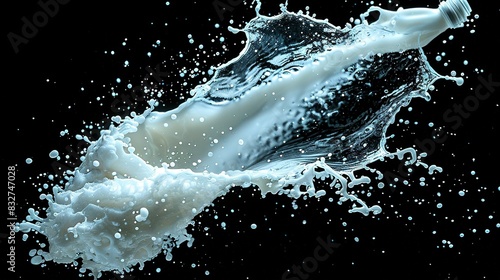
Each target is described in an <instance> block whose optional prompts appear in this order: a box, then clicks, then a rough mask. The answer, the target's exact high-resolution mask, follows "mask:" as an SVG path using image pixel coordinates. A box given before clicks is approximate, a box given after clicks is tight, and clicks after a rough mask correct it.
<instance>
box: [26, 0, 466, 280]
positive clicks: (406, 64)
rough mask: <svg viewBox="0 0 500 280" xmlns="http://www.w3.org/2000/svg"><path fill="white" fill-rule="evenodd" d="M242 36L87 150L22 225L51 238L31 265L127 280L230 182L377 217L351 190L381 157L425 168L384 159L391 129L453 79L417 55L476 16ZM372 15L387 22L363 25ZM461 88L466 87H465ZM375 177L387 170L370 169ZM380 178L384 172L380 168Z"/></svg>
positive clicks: (425, 15)
mask: <svg viewBox="0 0 500 280" xmlns="http://www.w3.org/2000/svg"><path fill="white" fill-rule="evenodd" d="M259 8H260V3H258V4H257V8H256V11H257V16H256V17H255V18H254V19H252V20H251V21H250V22H248V24H247V25H246V27H245V28H243V29H242V30H236V29H233V30H234V31H235V32H238V31H239V32H244V33H245V34H246V35H247V38H248V40H247V44H246V47H245V49H244V50H243V51H242V53H241V54H240V56H238V57H237V58H235V59H233V60H232V61H230V62H228V63H227V64H225V65H223V66H221V67H219V68H218V69H217V71H216V73H215V74H214V76H213V78H212V79H211V80H210V81H208V82H207V83H206V84H203V85H200V86H198V87H196V88H195V89H193V91H192V95H193V96H192V98H190V99H189V100H187V101H186V102H185V103H183V104H182V105H180V106H179V107H178V108H176V109H173V110H170V111H167V112H158V111H155V110H154V108H155V106H156V105H157V103H156V101H150V102H149V105H150V107H149V109H147V110H146V111H145V112H144V113H143V114H142V115H138V116H134V117H127V118H125V119H120V118H118V117H115V118H113V120H114V121H115V122H116V125H111V126H110V127H109V129H107V130H103V131H102V132H101V137H100V138H99V139H98V140H97V141H94V142H91V143H90V145H89V147H88V149H87V154H86V156H85V157H84V158H83V160H82V163H81V165H80V166H79V167H78V168H76V169H75V170H74V171H70V172H67V175H68V177H67V178H68V179H67V182H66V184H65V185H64V186H59V187H55V188H54V190H53V194H47V195H45V194H44V195H42V198H43V199H46V200H47V201H48V204H49V207H48V208H47V210H46V212H47V213H46V217H45V218H43V217H41V216H40V215H39V212H38V211H35V210H34V209H30V210H29V213H30V215H29V216H28V217H27V219H26V221H24V222H22V223H20V224H18V227H17V229H18V230H20V231H24V232H29V231H37V232H39V233H41V234H43V235H44V236H46V237H47V239H48V242H49V244H50V248H49V252H43V251H41V250H39V251H38V254H37V255H36V256H34V257H33V259H32V262H33V263H35V264H38V263H42V262H44V261H50V260H52V261H54V262H57V263H72V262H74V261H75V260H81V268H80V271H81V272H82V273H83V272H84V271H86V270H90V271H91V275H93V276H94V277H95V278H98V277H100V276H101V275H102V273H101V272H102V271H118V272H126V271H129V270H130V269H131V268H132V267H133V266H135V265H137V264H140V266H141V267H142V266H143V265H144V262H146V261H148V260H151V259H152V258H154V257H156V256H157V255H158V254H160V253H161V252H162V251H163V252H164V253H165V254H166V257H167V259H168V260H170V259H172V253H171V252H172V249H173V248H174V247H178V246H179V245H180V244H181V243H183V242H186V243H187V245H188V246H190V245H191V244H192V242H193V238H192V237H191V236H190V234H189V233H188V232H187V230H186V228H187V227H188V226H189V225H190V224H192V223H193V219H194V217H195V216H197V215H198V214H199V213H200V212H201V211H203V210H204V209H205V208H206V207H207V206H210V205H211V203H212V202H213V201H214V200H215V199H216V198H217V197H219V196H223V195H224V194H226V193H227V192H228V191H229V190H230V189H231V187H233V186H242V187H250V186H256V187H258V188H259V190H260V191H261V193H262V195H263V196H265V195H267V194H269V193H271V194H282V195H287V196H289V197H291V198H292V199H297V198H299V197H305V196H308V197H320V196H322V195H325V193H326V190H318V189H316V188H315V184H314V182H315V181H316V180H322V181H324V180H326V179H328V180H329V181H330V182H331V183H330V186H331V188H332V190H333V191H335V193H336V194H338V196H339V203H342V202H351V203H352V204H353V206H352V208H351V210H350V212H359V213H362V214H364V215H369V214H370V213H373V214H379V213H380V212H381V211H382V209H381V208H380V207H379V206H377V205H373V206H369V205H367V204H366V203H365V202H364V201H363V200H362V199H360V198H359V197H357V196H356V195H355V194H353V193H352V192H351V189H352V188H354V187H355V186H358V185H361V184H370V181H371V180H370V178H368V177H365V176H356V175H355V172H356V171H357V170H360V169H363V168H366V167H367V165H368V164H370V163H372V162H374V161H376V160H383V159H384V158H385V157H393V156H398V157H399V158H400V159H403V158H407V155H409V156H410V157H409V164H412V163H415V162H416V161H417V155H416V151H415V150H414V149H412V148H408V149H406V150H402V151H396V152H389V151H387V150H386V149H385V141H386V136H385V133H386V130H387V127H388V126H389V125H390V124H391V123H392V122H393V120H394V117H395V115H396V113H397V112H398V111H399V110H400V108H401V107H402V106H406V105H407V104H408V103H409V102H410V101H411V99H412V98H414V97H422V98H425V99H427V100H429V99H430V95H429V94H428V93H427V90H428V89H429V87H430V86H431V84H432V83H433V82H434V81H435V80H437V79H439V78H448V79H452V78H449V77H443V76H441V75H439V74H437V73H436V72H435V71H434V70H433V69H432V68H431V67H430V66H429V64H428V62H427V60H426V58H425V56H424V55H423V53H422V50H421V47H423V46H425V45H426V44H427V43H429V42H430V41H431V40H432V39H433V38H435V37H436V36H438V35H439V34H440V33H442V32H444V31H445V30H446V29H448V28H456V27H460V26H461V25H462V24H463V22H465V21H466V19H467V16H468V15H469V14H470V12H471V9H470V7H469V5H468V3H467V2H466V1H465V0H448V1H447V2H443V3H441V4H440V6H439V7H438V8H437V9H427V8H415V9H400V10H398V11H387V10H384V9H381V8H379V7H371V8H370V9H369V10H368V11H367V13H365V14H363V15H362V16H361V22H360V24H357V25H355V26H354V27H345V28H339V27H336V26H333V25H331V24H330V23H328V22H326V21H321V20H317V19H314V18H311V17H309V16H306V15H303V14H301V13H298V14H297V13H292V12H289V11H287V10H286V5H284V6H283V8H282V13H281V14H279V15H277V16H274V17H267V16H263V15H260V14H258V12H259ZM371 12H376V13H378V14H379V18H378V20H377V21H375V22H373V23H370V24H369V23H368V22H367V20H366V16H367V15H368V14H369V13H371ZM455 80H456V82H457V83H461V81H460V79H455ZM374 172H377V171H374ZM378 174H379V175H381V174H382V173H381V172H378Z"/></svg>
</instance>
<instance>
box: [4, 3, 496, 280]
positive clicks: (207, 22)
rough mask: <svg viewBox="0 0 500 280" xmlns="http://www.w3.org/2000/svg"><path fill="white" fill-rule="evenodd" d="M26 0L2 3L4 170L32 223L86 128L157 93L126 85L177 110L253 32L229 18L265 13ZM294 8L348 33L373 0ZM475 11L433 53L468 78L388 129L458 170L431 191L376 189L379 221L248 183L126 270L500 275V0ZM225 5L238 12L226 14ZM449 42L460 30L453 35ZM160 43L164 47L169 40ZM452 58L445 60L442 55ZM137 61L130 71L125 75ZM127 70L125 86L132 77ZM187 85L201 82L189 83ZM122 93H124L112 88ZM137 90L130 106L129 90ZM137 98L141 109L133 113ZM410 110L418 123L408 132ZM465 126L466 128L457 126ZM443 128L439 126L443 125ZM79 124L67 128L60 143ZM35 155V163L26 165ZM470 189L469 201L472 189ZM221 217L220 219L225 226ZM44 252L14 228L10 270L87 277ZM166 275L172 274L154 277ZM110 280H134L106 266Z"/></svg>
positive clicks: (389, 168)
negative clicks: (177, 244) (263, 192)
mask: <svg viewBox="0 0 500 280" xmlns="http://www.w3.org/2000/svg"><path fill="white" fill-rule="evenodd" d="M12 2H13V1H10V2H9V3H8V4H7V3H4V4H3V6H4V7H3V9H2V10H3V17H4V24H3V26H4V27H5V28H6V29H5V30H4V31H3V34H4V39H3V45H4V49H3V50H4V51H3V53H4V54H5V58H4V60H3V61H4V63H3V66H4V71H3V75H2V76H3V77H4V79H3V83H2V84H3V90H2V92H3V100H2V102H1V104H2V112H3V115H4V121H3V123H4V124H6V125H4V130H3V131H4V133H3V134H2V135H3V138H4V140H5V141H4V142H3V143H4V144H3V152H2V154H1V158H2V162H5V163H4V164H5V165H4V166H5V168H6V169H7V168H8V166H16V181H15V182H16V189H15V196H16V197H15V199H16V202H17V203H18V204H17V206H16V210H15V211H16V212H15V214H16V215H17V216H18V219H19V220H20V219H22V218H23V217H24V216H25V215H26V213H27V208H28V207H33V205H35V204H36V205H40V203H37V201H38V198H37V197H38V195H39V193H38V191H37V189H38V188H40V187H42V184H43V182H45V181H46V179H45V175H44V174H54V173H56V174H59V173H60V172H58V169H57V168H65V167H72V166H73V165H76V164H77V163H78V157H79V156H80V155H79V154H78V151H79V150H81V149H82V148H83V147H85V144H84V143H83V142H82V141H78V140H75V139H74V135H75V134H78V133H81V134H82V135H87V136H89V137H90V138H91V139H96V137H97V136H98V129H97V128H95V127H89V126H88V125H89V124H91V123H93V124H103V125H105V126H106V125H108V124H109V116H113V115H116V114H120V115H126V114H129V113H130V112H131V111H133V110H135V111H137V112H141V111H142V110H143V109H144V107H145V106H144V97H143V96H141V95H140V94H137V95H132V93H131V92H130V91H129V92H127V89H126V83H128V82H130V83H131V84H133V85H134V86H135V85H138V83H140V81H146V82H148V83H152V84H153V86H155V87H157V88H162V89H164V91H165V94H164V96H163V97H162V107H164V108H168V107H173V106H175V105H176V104H178V103H179V102H180V101H182V99H180V98H179V96H187V93H188V90H189V88H191V86H192V85H196V84H198V83H200V82H201V79H202V77H203V76H202V75H199V76H196V77H186V78H181V77H179V75H178V70H179V69H181V68H183V67H185V68H186V69H187V71H188V72H189V71H191V70H192V69H194V68H196V67H198V68H200V69H202V70H208V66H209V65H217V64H220V63H223V62H226V61H228V60H229V59H231V58H233V57H235V56H236V55H238V53H239V52H240V51H241V49H242V47H243V45H242V44H241V41H242V40H244V37H243V35H242V34H236V35H234V34H232V33H230V32H228V31H227V29H226V27H227V26H228V25H229V24H230V21H231V20H233V21H234V24H233V25H234V26H239V24H241V23H243V22H244V21H245V20H249V19H251V18H252V17H253V16H254V11H253V9H252V8H250V7H249V6H248V5H245V4H243V3H240V2H241V1H237V0H234V1H229V0H220V1H219V0H218V1H212V0H207V1H196V2H197V3H194V4H187V3H185V2H186V1H175V0H172V1H170V2H171V3H170V4H169V5H166V3H165V1H142V2H140V1H129V2H124V1H105V2H104V1H68V2H67V3H64V4H63V3H60V4H59V8H58V9H57V10H55V9H52V12H51V15H48V16H46V17H45V18H44V17H43V15H41V14H40V13H39V12H40V11H41V10H42V9H41V6H40V4H39V2H37V1H18V2H15V3H12ZM61 2H64V1H61ZM181 2H182V4H181ZM289 2H290V3H289V10H291V11H298V10H299V9H302V10H304V11H305V9H306V6H309V11H310V12H311V13H315V14H316V15H317V17H318V18H328V19H329V20H330V22H332V23H333V24H335V25H339V26H343V25H344V24H345V23H346V22H348V21H349V18H350V17H355V18H356V17H357V16H358V15H359V14H360V13H362V12H363V11H365V10H366V8H367V5H366V4H364V3H359V2H360V1H348V3H344V1H328V2H326V1H316V0H315V1H307V3H306V2H304V1H298V0H290V1H289ZM382 2H383V3H382V4H381V6H382V7H384V8H390V9H395V7H396V4H400V5H401V6H403V7H417V6H427V5H430V6H436V5H437V1H423V0H419V1H411V0H396V1H393V3H392V4H387V3H386V1H382ZM470 4H471V6H472V7H473V16H474V15H476V14H477V15H478V16H479V18H477V19H475V20H474V22H472V23H469V24H470V26H469V27H467V28H463V29H457V30H451V31H448V32H447V33H445V34H443V35H442V36H441V37H439V38H438V39H436V40H435V41H434V42H432V43H431V44H430V45H429V46H427V47H426V48H425V53H426V54H427V56H428V58H429V61H430V62H431V65H432V66H433V67H434V68H435V69H436V70H437V71H438V72H439V73H442V74H449V73H450V72H451V71H452V70H454V71H456V72H457V73H458V75H460V73H462V72H463V73H464V75H465V76H466V80H465V84H464V85H463V86H461V87H458V86H456V85H455V84H454V83H453V82H451V81H443V80H440V81H438V82H437V83H436V84H435V86H436V88H437V90H436V91H434V92H433V93H432V100H431V101H430V102H426V101H424V100H421V99H415V100H413V101H412V103H411V105H410V106H411V107H412V108H413V110H412V111H411V112H408V110H406V109H404V110H402V112H400V114H399V115H398V117H397V118H396V120H397V123H396V124H394V125H392V126H391V127H390V129H389V134H395V135H396V136H395V137H394V138H392V139H390V140H389V142H388V146H389V148H390V149H392V150H395V149H397V148H405V147H411V146H413V147H415V148H417V149H420V150H426V151H427V152H428V154H429V156H428V157H427V158H426V159H425V162H427V163H429V164H436V165H438V166H441V167H443V168H444V171H443V172H442V173H439V174H435V175H434V176H432V177H433V179H432V180H428V181H427V183H428V184H427V185H426V186H424V187H421V186H419V184H418V181H419V179H418V178H419V177H420V176H419V175H418V173H419V172H424V173H425V171H422V169H418V168H416V171H415V173H416V174H414V175H412V176H411V177H408V178H402V180H404V179H408V180H409V181H410V182H411V183H410V186H406V185H404V184H403V183H402V180H400V182H399V183H397V184H396V185H397V188H396V189H395V190H393V189H389V188H387V187H386V188H385V189H383V190H377V189H375V190H373V191H372V197H370V198H369V199H367V200H368V202H369V203H378V204H380V205H381V206H382V207H383V209H384V212H383V213H382V214H380V215H377V216H368V217H364V216H361V215H357V214H349V213H347V209H348V205H342V206H339V205H337V204H336V203H335V202H333V203H332V202H329V201H328V198H329V197H332V198H333V199H334V200H335V201H336V199H337V197H336V195H335V194H333V192H331V193H330V194H329V195H328V196H326V197H323V198H321V199H310V200H302V199H300V200H299V201H298V202H297V205H298V209H297V210H294V209H293V207H292V203H291V202H292V201H291V200H290V199H288V198H285V197H281V196H268V197H266V198H265V199H262V198H260V195H259V194H258V193H257V192H256V191H255V190H253V189H245V190H242V189H238V188H235V189H234V190H233V191H232V192H230V194H228V195H226V196H225V197H224V198H223V199H218V200H216V201H215V203H214V206H213V207H210V208H209V209H208V210H207V212H206V213H203V214H202V215H200V216H199V217H197V218H196V220H195V222H196V223H195V226H194V227H191V228H190V231H191V232H192V233H193V236H194V237H195V243H194V245H193V248H186V246H185V245H182V246H181V248H179V249H175V250H174V251H173V254H174V258H173V261H170V262H167V261H165V257H164V255H160V256H158V257H157V258H156V259H154V260H153V261H151V262H147V263H146V265H145V268H144V270H142V271H141V270H139V269H138V268H135V269H134V271H133V272H131V273H130V274H127V275H126V276H125V279H137V280H139V279H141V280H142V279H362V277H365V276H370V277H372V278H373V279H436V280H444V279H460V280H462V279H499V278H495V277H494V276H496V277H498V276H499V275H500V274H499V267H498V258H497V257H495V256H498V249H499V241H498V239H499V233H500V229H499V228H498V224H499V223H500V218H499V215H500V213H499V208H498V205H499V192H500V191H499V190H498V188H500V184H499V181H500V180H499V179H498V177H497V176H498V171H497V169H498V162H497V160H498V156H499V152H498V129H499V127H498V119H499V117H500V115H499V98H498V93H499V92H500V85H499V84H498V82H496V81H499V82H500V72H499V71H498V63H499V59H498V51H497V50H498V45H499V42H500V39H499V37H498V34H497V33H498V32H496V31H495V30H496V28H497V27H498V23H497V22H496V20H497V18H498V17H499V16H500V12H499V6H498V3H497V2H495V1H476V0H471V1H470ZM223 7H226V8H227V10H226V11H223V10H218V9H222V8H223ZM278 11H279V7H278V4H277V2H273V3H270V1H264V3H263V8H262V13H263V14H267V13H272V14H276V13H277V12H278ZM34 15H38V17H36V20H38V27H36V26H35V28H33V27H32V28H31V29H30V28H29V27H28V28H27V29H25V30H24V32H25V35H27V36H24V37H25V38H24V39H22V38H20V37H15V40H16V41H15V42H17V43H14V44H13V43H12V42H11V41H10V40H9V36H10V38H14V37H13V36H14V35H12V33H15V34H17V35H20V36H21V35H22V32H23V26H24V25H25V24H26V23H25V22H26V20H24V19H23V18H26V19H27V20H28V21H30V22H33V16H34ZM473 16H472V17H473ZM166 23H167V25H165V24H166ZM215 24H219V25H220V28H218V29H217V28H215V27H214V26H215ZM471 30H474V31H475V33H471ZM11 32H12V33H11ZM8 34H10V35H8ZM189 34H191V36H192V38H193V39H194V43H193V44H191V43H190V42H189V39H190V38H189V37H188V36H189ZM215 35H217V36H218V35H222V36H223V37H224V38H225V40H226V41H225V45H226V46H227V49H226V50H225V54H224V55H222V56H219V57H217V56H207V53H213V52H210V51H207V53H203V50H199V49H197V48H198V46H199V44H203V45H204V47H205V50H207V49H206V48H208V49H210V48H216V49H220V51H223V48H222V47H221V44H220V43H217V42H215V43H212V42H210V40H211V39H212V38H217V36H215ZM449 35H453V36H454V38H453V39H452V40H450V39H449ZM28 37H29V38H28ZM157 40H160V42H161V43H160V44H159V46H157V47H155V46H153V44H156V41H157ZM443 40H446V41H447V42H446V43H444V42H443ZM124 42H125V43H126V44H125V45H123V43H124ZM18 43H19V44H18ZM16 48H17V49H16ZM111 51H114V52H115V53H114V55H111V54H110V52H111ZM148 52H151V57H148V55H147V53H148ZM179 52H182V53H184V54H185V56H184V59H180V58H177V59H176V60H175V62H174V61H172V60H170V57H171V56H178V54H179ZM441 52H445V55H444V56H442V54H441ZM196 53H200V57H198V58H197V61H200V62H203V63H202V64H200V65H196V63H195V62H193V58H195V57H196ZM438 55H440V56H441V57H442V60H441V61H436V59H435V58H436V56H438ZM204 56H205V57H204ZM464 60H467V61H468V64H467V65H464ZM125 61H129V63H130V66H128V67H126V68H125V67H124V63H125ZM446 63H447V65H445V64H446ZM148 69H149V70H148ZM158 70H159V71H160V72H158ZM150 72H153V73H156V75H158V76H154V75H150ZM117 78H120V79H121V80H122V82H121V83H120V84H117V82H116V79H117ZM485 80H486V81H490V82H491V83H490V87H489V88H487V89H488V90H489V91H490V92H491V94H490V96H489V97H488V98H486V99H485V100H479V101H478V100H477V99H476V100H474V91H475V89H477V88H478V87H479V86H480V85H482V84H484V83H482V82H481V81H485ZM184 81H186V82H187V85H183V84H182V83H183V82H184ZM495 83H496V84H495ZM82 88H83V90H82ZM112 89H114V90H115V91H116V92H117V93H118V95H116V96H112V95H111V94H110V91H111V90H112ZM483 90H484V88H483ZM123 93H125V94H126V96H128V98H129V99H123V98H122V97H123V96H124V95H123ZM127 100H128V101H131V103H133V105H132V107H127V102H128V101H127ZM476 101H478V102H476ZM464 102H471V103H468V106H469V107H468V108H470V110H467V111H466V112H465V113H464V114H463V115H459V116H460V117H459V118H457V117H456V116H457V114H454V115H453V116H455V118H454V119H453V121H451V120H450V119H446V118H445V117H444V116H445V114H446V112H447V111H448V110H450V109H452V110H453V109H454V108H455V107H454V106H455V105H454V104H456V105H460V104H462V105H467V104H466V103H464ZM476 105H477V106H476ZM472 108H473V109H472ZM450 116H452V115H448V117H450ZM399 119H402V120H408V121H410V123H414V122H415V121H418V123H419V124H418V125H411V124H410V125H405V124H404V122H403V123H402V124H401V123H399ZM459 121H460V123H461V125H460V126H458V125H457V126H455V124H457V123H458V122H459ZM430 122H432V123H433V124H434V126H432V127H430V126H429V125H428V123H430ZM65 129H68V131H69V132H70V133H69V136H68V135H64V136H60V132H61V131H64V130H65ZM82 129H83V131H82ZM437 129H439V130H440V131H444V132H445V133H446V135H447V137H446V139H444V138H443V137H440V138H434V140H432V141H431V140H430V139H432V135H433V133H434V131H436V130H437ZM419 143H420V144H419ZM53 149H57V150H58V151H59V152H60V153H61V154H62V155H63V156H64V155H68V159H67V160H66V161H65V160H61V161H59V163H54V162H56V161H55V160H54V159H51V158H50V157H49V156H48V155H49V152H50V151H51V150H53ZM27 158H31V159H33V163H32V164H26V159H27ZM398 164H399V161H396V160H393V161H391V160H388V161H387V162H385V163H379V164H377V167H378V168H379V169H381V170H383V171H384V172H387V174H397V176H399V177H405V176H404V175H402V174H401V173H399V172H398V168H399V166H398ZM472 171H474V172H472ZM5 172H6V173H7V170H6V171H5ZM42 188H43V187H42ZM460 190H463V191H465V193H466V194H465V195H464V196H460V195H459V191H460ZM5 192H7V190H5ZM45 192H47V191H45ZM38 202H39V201H38ZM438 203H442V205H443V206H442V208H438V206H437V205H438ZM6 208H7V206H6ZM325 208H328V211H325ZM7 214H9V213H7ZM215 215H217V216H218V217H219V218H218V219H215ZM409 217H411V218H409ZM222 221H223V222H225V223H226V224H227V227H226V229H225V230H224V229H222V228H221V226H220V223H221V222H222ZM9 222H10V221H9V220H7V221H6V222H5V223H6V224H8V223H9ZM252 223H255V224H257V226H258V227H257V229H251V227H250V225H251V224H252ZM343 223H346V224H343ZM461 233H463V237H460V234H461ZM1 234H2V236H1V237H2V239H1V243H2V256H3V257H5V256H6V255H7V254H8V253H9V251H8V249H7V247H6V246H5V245H7V241H8V239H7V236H8V235H9V232H8V228H6V227H5V226H4V227H2V233H1ZM327 238H332V239H333V240H334V241H335V242H336V243H338V245H339V246H337V245H336V246H335V248H334V249H332V252H331V254H329V255H328V258H326V259H325V260H318V259H317V258H316V259H314V250H315V249H316V248H317V247H318V246H320V244H321V242H320V241H318V240H320V239H321V240H325V242H326V239H327ZM37 239H39V240H41V241H43V238H37ZM450 245H451V246H450ZM32 248H37V246H36V245H35V244H34V240H33V239H30V240H28V241H27V242H23V241H21V235H20V234H19V235H18V236H17V237H16V251H15V253H16V272H15V273H11V272H9V271H7V268H5V269H4V271H2V275H7V278H6V279H40V280H41V279H56V278H59V277H61V278H64V279H76V278H78V274H79V273H78V271H77V270H76V269H75V268H74V267H72V266H69V265H59V264H53V263H47V265H46V266H45V267H40V266H37V265H31V264H30V257H29V256H28V252H29V250H30V249H32ZM313 259H314V260H313ZM303 261H305V263H306V266H307V265H310V266H313V265H314V264H317V266H315V267H309V268H308V270H309V271H304V269H302V272H303V274H300V273H298V272H296V273H295V274H294V275H289V276H286V275H285V274H284V273H285V272H286V271H287V270H288V269H293V266H298V267H300V266H302V262H303ZM4 263H5V262H4ZM192 264H195V267H194V268H193V267H192ZM157 268H161V271H160V272H156V269H157ZM306 270H307V269H306ZM207 274H208V275H207ZM284 275H285V276H284ZM293 277H295V278H293ZM86 278H87V279H90V278H88V277H86ZM103 279H106V280H108V279H120V276H117V275H114V274H112V273H107V274H105V275H104V276H103Z"/></svg>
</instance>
